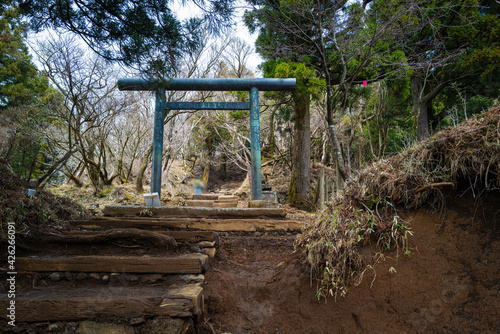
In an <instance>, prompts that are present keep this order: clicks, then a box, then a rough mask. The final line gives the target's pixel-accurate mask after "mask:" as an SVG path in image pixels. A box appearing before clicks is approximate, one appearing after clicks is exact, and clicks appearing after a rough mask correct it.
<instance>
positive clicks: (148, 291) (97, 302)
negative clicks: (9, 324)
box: [0, 284, 203, 322]
mask: <svg viewBox="0 0 500 334" xmlns="http://www.w3.org/2000/svg"><path fill="white" fill-rule="evenodd" d="M202 294H203V288H201V287H200V286H199V285H198V284H188V285H184V286H181V287H177V288H171V289H168V290H166V289H165V288H164V287H161V288H155V287H153V288H151V287H148V288H134V287H126V288H125V287H105V288H78V289H64V290H62V291H61V290H60V289H57V288H56V287H47V288H43V289H40V290H34V291H30V292H25V293H18V294H16V304H15V305H16V321H18V322H38V321H71V320H82V319H91V318H95V317H96V316H103V315H104V316H119V317H125V318H132V317H140V316H153V317H157V316H169V317H192V316H201V314H202V310H203V305H202ZM9 302H10V301H9V300H8V299H7V298H6V295H5V294H4V295H3V296H1V297H0V305H1V306H0V307H1V308H2V309H4V310H5V309H6V308H7V306H8V304H9ZM1 317H2V319H6V312H2V315H1Z"/></svg>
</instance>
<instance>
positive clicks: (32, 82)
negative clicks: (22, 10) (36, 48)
mask: <svg viewBox="0 0 500 334" xmlns="http://www.w3.org/2000/svg"><path fill="white" fill-rule="evenodd" d="M25 39H26V27H25V26H24V25H23V24H22V23H21V21H20V18H19V13H18V10H17V9H16V8H14V7H9V8H6V9H4V11H3V12H2V13H1V16H0V64H1V66H0V108H6V107H13V106H19V105H22V104H26V103H30V102H33V100H34V99H35V98H36V97H37V96H38V95H40V94H42V93H43V92H44V91H45V90H46V89H47V88H48V80H47V79H46V78H45V77H43V76H39V75H38V70H37V68H36V66H35V65H34V64H33V63H32V61H31V56H30V55H29V52H28V48H27V47H26V44H25Z"/></svg>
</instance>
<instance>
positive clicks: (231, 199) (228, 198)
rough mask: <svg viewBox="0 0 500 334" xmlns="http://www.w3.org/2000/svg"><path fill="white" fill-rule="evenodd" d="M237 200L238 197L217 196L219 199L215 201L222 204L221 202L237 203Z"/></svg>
mask: <svg viewBox="0 0 500 334" xmlns="http://www.w3.org/2000/svg"><path fill="white" fill-rule="evenodd" d="M238 199H239V198H238V196H233V195H221V196H219V198H218V199H217V200H218V201H219V202H222V201H237V200H238Z"/></svg>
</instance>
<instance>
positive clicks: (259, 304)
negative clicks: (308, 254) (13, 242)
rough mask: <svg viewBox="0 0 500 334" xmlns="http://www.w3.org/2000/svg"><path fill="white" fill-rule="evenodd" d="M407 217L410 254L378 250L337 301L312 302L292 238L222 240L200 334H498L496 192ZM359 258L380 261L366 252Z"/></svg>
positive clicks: (455, 198) (499, 214)
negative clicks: (359, 279) (357, 281)
mask: <svg viewBox="0 0 500 334" xmlns="http://www.w3.org/2000/svg"><path fill="white" fill-rule="evenodd" d="M448 198H449V199H448V205H447V210H446V217H445V219H444V220H443V219H442V218H441V217H440V215H441V213H440V212H437V213H431V212H429V211H427V210H420V211H418V212H413V213H406V214H404V218H405V220H406V221H408V222H410V224H411V227H412V231H413V233H414V235H413V237H411V238H410V248H411V250H412V254H411V256H410V257H408V256H405V255H403V254H400V255H399V257H396V255H397V254H396V251H392V252H384V253H383V256H384V257H385V261H382V262H381V263H379V264H377V265H375V266H374V270H372V269H367V270H366V271H365V273H364V279H363V281H362V283H361V284H360V285H359V286H354V287H351V289H350V290H349V291H348V293H347V296H346V297H341V296H338V297H337V300H336V301H335V299H334V298H329V299H328V300H324V299H322V300H320V301H318V299H317V297H316V293H315V292H316V289H317V286H316V283H314V281H313V283H312V287H311V284H310V277H309V273H308V269H307V266H306V265H305V264H304V258H305V257H304V256H303V255H302V254H297V253H295V254H293V250H294V249H293V236H272V235H267V236H266V235H262V236H257V237H255V236H246V237H241V236H240V237H238V236H222V237H221V243H220V247H219V249H218V254H217V256H216V259H215V261H212V270H211V271H209V272H208V273H207V274H206V282H207V284H206V285H205V321H204V324H203V325H202V328H201V332H202V333H224V332H229V333H234V334H239V333H499V332H500V298H499V297H500V296H499V289H500V255H499V254H500V253H499V252H500V233H499V228H500V224H498V220H499V218H500V211H499V210H498V209H499V207H500V193H499V192H498V190H495V191H494V192H491V193H490V194H488V196H487V197H483V199H482V203H481V204H479V205H475V202H476V200H474V198H472V196H469V197H467V196H466V195H465V196H462V197H460V196H459V195H457V194H456V193H455V194H452V195H449V196H448ZM362 253H363V255H365V256H366V257H367V258H371V257H373V255H376V256H377V255H378V256H380V253H379V252H376V248H375V247H373V246H366V247H365V249H363V250H362Z"/></svg>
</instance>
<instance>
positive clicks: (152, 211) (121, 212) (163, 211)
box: [103, 205, 286, 218]
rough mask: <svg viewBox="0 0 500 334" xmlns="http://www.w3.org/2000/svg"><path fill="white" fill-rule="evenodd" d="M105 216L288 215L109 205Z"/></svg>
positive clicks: (268, 211) (275, 210) (272, 211)
mask: <svg viewBox="0 0 500 334" xmlns="http://www.w3.org/2000/svg"><path fill="white" fill-rule="evenodd" d="M103 214H104V215H105V216H138V215H145V216H147V215H153V216H159V217H190V218H195V217H210V218H214V217H219V218H252V217H255V218H257V217H269V218H283V217H285V216H286V213H285V211H284V210H283V209H281V208H200V207H186V206H161V207H153V206H127V205H108V206H106V207H105V208H104V210H103Z"/></svg>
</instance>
